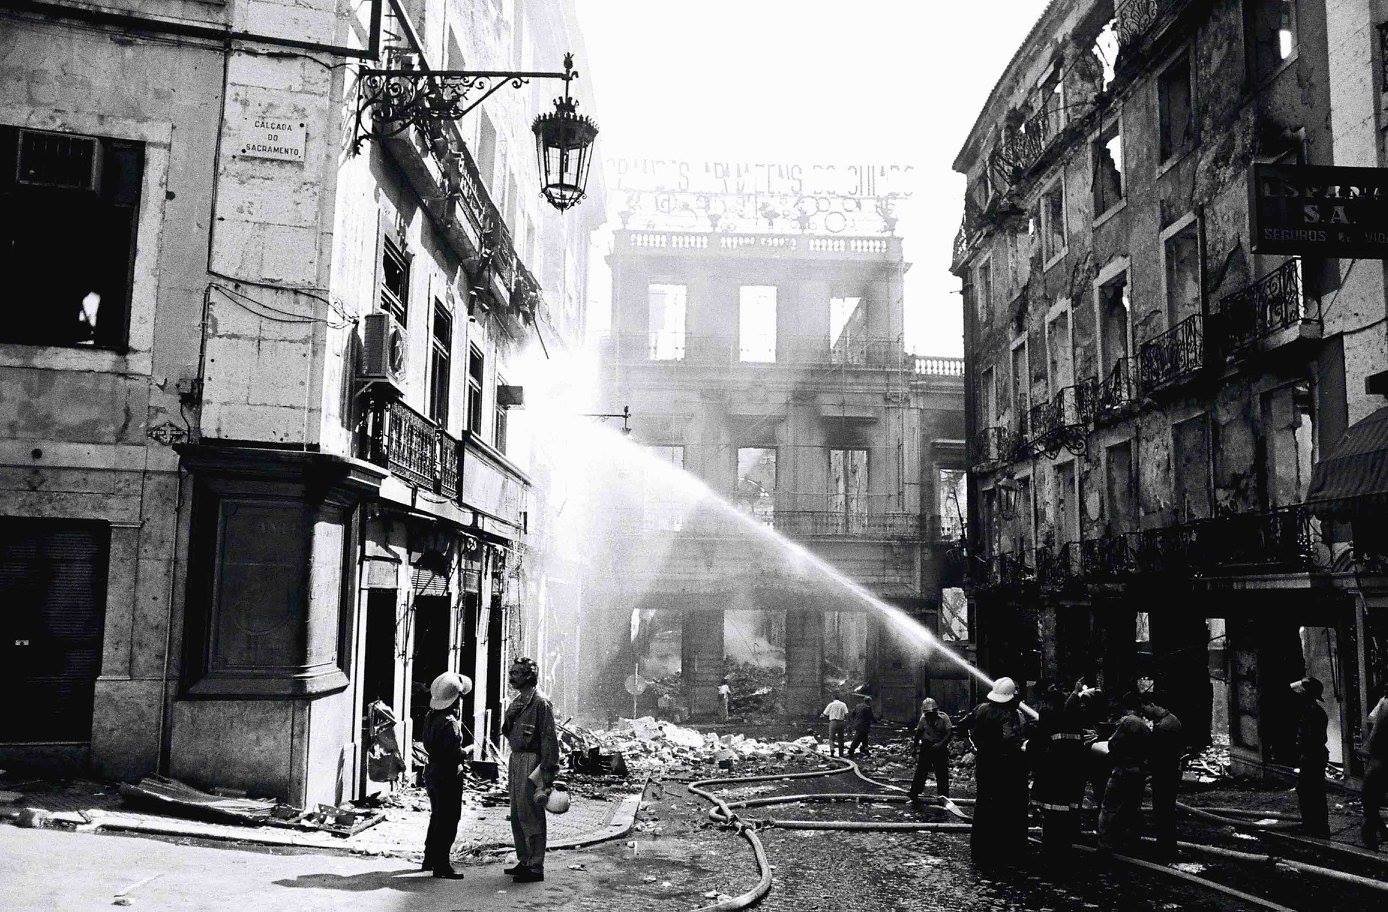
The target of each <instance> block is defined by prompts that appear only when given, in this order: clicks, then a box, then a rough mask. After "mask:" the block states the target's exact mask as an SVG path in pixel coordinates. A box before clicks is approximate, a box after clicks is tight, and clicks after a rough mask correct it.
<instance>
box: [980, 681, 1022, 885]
mask: <svg viewBox="0 0 1388 912" xmlns="http://www.w3.org/2000/svg"><path fill="white" fill-rule="evenodd" d="M1020 704H1021V700H1020V698H1019V697H1018V696H1017V684H1016V682H1014V681H1013V680H1012V679H1011V678H998V679H997V681H995V682H994V683H993V689H992V690H990V691H989V692H988V698H987V700H986V701H985V702H983V703H981V704H979V706H978V707H977V708H976V709H975V710H974V711H973V713H972V715H971V716H970V717H969V739H970V740H971V741H972V742H973V746H974V757H975V765H974V779H975V782H976V785H977V798H976V799H975V803H974V820H973V829H972V830H971V831H970V834H969V847H970V849H971V851H972V854H973V859H974V861H975V863H978V864H987V865H993V864H1006V863H1008V862H1010V861H1016V860H1019V859H1020V857H1021V855H1022V853H1023V852H1024V851H1025V849H1026V841H1027V769H1026V760H1025V756H1024V754H1023V744H1024V742H1025V739H1026V736H1025V730H1026V720H1025V719H1024V718H1023V717H1022V710H1021V705H1020Z"/></svg>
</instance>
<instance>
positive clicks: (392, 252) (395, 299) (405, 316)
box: [376, 232, 432, 331]
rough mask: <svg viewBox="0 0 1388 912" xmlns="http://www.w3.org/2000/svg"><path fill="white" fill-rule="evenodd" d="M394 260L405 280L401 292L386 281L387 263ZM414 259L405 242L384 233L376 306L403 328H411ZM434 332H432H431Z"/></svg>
mask: <svg viewBox="0 0 1388 912" xmlns="http://www.w3.org/2000/svg"><path fill="white" fill-rule="evenodd" d="M390 260H394V261H396V262H397V263H398V268H399V273H400V275H401V277H402V279H403V281H402V282H401V289H400V291H399V292H396V291H394V290H393V289H391V288H390V287H389V283H388V282H387V281H386V264H387V261H390ZM412 260H413V257H412V256H411V255H410V252H409V249H408V248H407V247H406V246H405V244H404V242H403V240H400V239H396V238H392V237H391V236H390V235H389V234H386V233H384V232H383V233H382V236H381V253H380V257H379V262H380V265H381V273H380V276H381V278H380V282H379V283H378V284H379V285H380V288H379V289H378V292H377V295H376V304H377V306H378V307H380V308H381V310H383V311H385V312H386V313H388V314H390V315H391V316H393V317H395V320H396V322H397V323H399V324H400V325H401V326H409V325H410V324H409V318H410V283H411V278H412V275H411V268H410V267H411V266H412ZM431 331H432V330H431Z"/></svg>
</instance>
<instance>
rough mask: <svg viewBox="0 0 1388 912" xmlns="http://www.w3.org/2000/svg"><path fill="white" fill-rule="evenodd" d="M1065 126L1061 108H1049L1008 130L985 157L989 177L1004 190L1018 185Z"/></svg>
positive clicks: (1065, 121) (1064, 117) (1065, 119)
mask: <svg viewBox="0 0 1388 912" xmlns="http://www.w3.org/2000/svg"><path fill="white" fill-rule="evenodd" d="M1068 123H1069V119H1068V117H1067V114H1066V111H1065V109H1064V108H1061V107H1057V106H1054V105H1048V106H1047V107H1045V108H1042V109H1041V110H1040V111H1038V112H1036V113H1035V114H1033V115H1031V116H1030V117H1028V118H1027V119H1026V120H1024V121H1023V122H1022V124H1021V126H1020V127H1016V128H1012V129H1009V130H1007V131H1006V133H1005V136H1004V137H1003V139H1002V141H1000V142H999V143H998V144H997V146H996V147H995V148H994V149H993V151H992V153H991V154H990V155H989V157H988V169H989V174H990V175H991V176H992V177H993V178H994V179H995V180H997V182H998V183H999V184H1000V185H1001V186H1004V187H1015V186H1016V185H1018V184H1020V183H1021V182H1022V181H1023V180H1024V179H1025V178H1026V175H1027V174H1028V172H1030V171H1031V169H1032V168H1033V167H1034V166H1035V165H1036V163H1037V162H1039V161H1040V160H1041V158H1042V157H1043V156H1044V155H1045V154H1046V150H1047V149H1049V148H1050V146H1051V143H1052V142H1053V141H1054V140H1055V138H1056V137H1057V136H1059V135H1060V133H1061V131H1063V130H1064V129H1065V127H1066V126H1067V125H1068Z"/></svg>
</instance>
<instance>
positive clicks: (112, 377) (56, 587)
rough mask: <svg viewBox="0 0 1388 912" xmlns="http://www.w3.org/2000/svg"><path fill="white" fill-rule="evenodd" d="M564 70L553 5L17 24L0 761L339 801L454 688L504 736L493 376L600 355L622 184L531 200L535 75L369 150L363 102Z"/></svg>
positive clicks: (2, 123)
mask: <svg viewBox="0 0 1388 912" xmlns="http://www.w3.org/2000/svg"><path fill="white" fill-rule="evenodd" d="M570 50H571V51H574V52H575V53H577V54H578V55H579V56H580V58H581V56H582V51H583V47H582V41H581V36H580V35H579V34H578V32H577V29H576V26H575V23H574V17H573V11H572V8H571V6H570V5H569V4H567V3H563V2H553V3H525V4H514V3H505V4H499V3H493V2H490V0H478V2H470V0H371V2H367V3H362V4H352V5H341V4H336V3H333V2H314V0H309V2H304V3H294V4H281V3H275V2H270V3H260V2H243V0H228V2H226V3H220V2H219V3H211V4H208V3H171V4H150V3H144V2H138V0H131V2H125V0H116V2H114V3H105V4H101V5H100V7H99V8H98V6H97V5H95V4H89V3H82V2H72V3H60V4H50V5H47V8H46V12H44V13H38V12H25V11H23V10H16V9H8V8H7V9H6V10H4V11H3V12H0V58H3V59H4V60H6V61H7V63H6V64H5V65H4V67H5V79H4V80H3V81H2V84H3V88H0V233H2V234H3V237H0V264H3V267H4V269H5V271H6V272H7V273H8V274H10V275H11V276H13V277H14V278H13V281H14V294H15V295H16V296H17V297H18V298H23V299H24V300H27V301H29V302H30V305H31V307H30V309H31V311H32V313H31V316H32V319H15V320H12V321H10V323H9V324H8V326H7V327H6V328H5V329H3V330H0V389H3V390H4V395H2V396H0V415H3V418H0V466H3V471H0V595H3V598H4V602H5V610H4V612H3V616H0V643H2V644H3V645H2V646H0V658H3V661H2V662H0V665H3V667H4V668H5V672H4V674H5V676H6V677H5V681H6V684H7V691H8V693H9V695H10V697H11V698H12V699H13V700H14V702H15V705H16V707H18V709H17V712H16V715H15V717H14V718H13V719H12V720H11V724H10V725H9V726H7V728H6V731H5V732H4V733H3V734H0V764H3V765H4V766H6V767H7V768H17V767H21V766H24V765H32V766H44V767H49V768H64V769H83V768H85V769H89V770H92V771H93V772H95V773H97V774H99V775H103V776H108V777H112V778H121V779H129V778H138V777H139V776H141V775H144V774H148V773H153V772H156V771H157V772H162V773H165V774H168V775H172V776H175V777H178V778H180V779H183V780H185V781H187V782H190V783H192V784H194V785H198V786H226V787H231V788H240V789H246V790H249V791H250V792H251V793H252V794H260V795H274V796H277V797H280V798H283V799H286V800H289V801H292V802H295V803H298V804H308V805H310V806H311V805H312V804H314V803H318V802H324V803H334V804H335V803H338V802H339V801H342V800H344V799H347V798H351V797H355V796H360V795H361V794H363V793H365V792H369V791H373V790H376V789H379V788H384V787H387V786H388V784H389V783H390V782H392V781H395V780H397V779H398V778H399V775H400V774H401V773H402V772H403V771H405V770H407V769H408V767H409V766H410V765H411V763H412V760H411V756H412V752H411V750H410V745H411V743H412V741H413V739H414V735H415V729H414V725H413V718H414V717H417V716H418V715H419V713H420V712H421V710H422V709H423V708H424V706H425V705H426V704H425V703H423V702H422V701H421V700H420V699H419V695H420V694H421V692H425V691H427V685H428V683H429V681H430V680H431V679H432V678H433V677H434V676H435V675H437V674H438V673H439V672H441V671H444V670H458V671H462V672H464V673H466V674H469V675H471V676H473V677H474V679H475V680H476V684H477V686H476V689H475V690H474V692H473V693H472V694H471V695H470V696H469V698H468V700H467V704H466V711H467V714H468V716H467V718H468V721H469V726H470V727H471V728H473V729H474V730H475V731H476V732H477V733H478V735H479V736H486V737H491V738H493V739H494V738H495V736H496V733H497V731H498V729H499V724H500V719H499V715H500V713H499V709H500V706H501V702H502V699H503V697H504V690H503V689H504V686H505V683H504V673H503V665H504V663H505V662H506V661H507V660H508V657H509V656H510V655H513V654H516V653H519V652H521V651H522V650H524V651H527V652H528V651H529V650H530V649H531V648H532V645H533V638H534V632H535V630H536V627H537V623H538V617H537V614H538V612H539V610H540V608H541V605H540V603H539V602H538V601H537V600H536V598H535V593H536V591H537V590H538V589H540V588H542V587H541V586H540V581H537V580H535V579H533V578H532V577H530V576H527V572H526V571H525V570H524V569H522V561H521V555H522V553H523V551H524V548H525V547H526V542H527V536H528V535H529V534H532V533H539V534H543V532H544V523H543V519H542V518H538V517H537V520H536V521H535V522H531V521H530V510H531V509H532V507H533V503H534V499H535V498H542V497H543V486H544V485H543V477H544V472H543V467H540V466H536V465H534V463H533V462H532V461H531V460H530V457H529V454H528V453H527V452H525V451H524V450H521V449H518V448H517V447H514V446H512V445H511V443H510V441H509V440H508V415H509V410H510V409H512V408H514V407H516V406H518V405H520V404H521V403H522V402H523V398H524V395H523V390H521V389H520V388H519V387H518V386H517V385H516V384H515V381H514V375H513V374H512V373H510V369H511V366H512V365H513V364H515V363H516V360H517V359H518V358H519V357H520V355H521V353H522V352H523V350H524V349H525V348H526V347H527V346H528V345H530V344H532V343H534V342H535V336H536V334H537V333H543V334H544V335H545V337H546V341H547V344H548V345H550V346H551V347H555V346H561V345H563V344H565V340H571V339H575V338H578V337H581V334H582V332H583V322H584V314H583V302H584V300H585V297H584V294H585V292H584V284H585V281H586V272H587V252H588V236H589V233H590V232H591V230H592V229H593V227H594V225H595V223H596V222H598V221H600V220H601V217H602V204H601V188H600V183H601V177H600V176H596V175H595V177H594V181H595V185H594V186H593V187H590V192H591V193H592V195H594V196H596V197H597V198H598V199H597V202H596V203H595V204H593V205H591V206H589V207H587V208H586V209H585V208H582V207H580V208H579V209H576V210H573V211H571V212H569V213H567V214H565V215H561V214H559V213H557V212H555V211H553V210H551V209H549V207H548V205H547V204H545V203H544V202H543V200H542V199H541V198H540V196H539V194H538V193H536V192H534V187H535V181H536V178H535V164H534V160H533V158H532V156H533V154H534V152H533V150H534V148H535V140H534V137H533V136H532V135H531V129H530V128H531V122H532V120H533V119H534V117H535V116H536V114H538V113H540V112H542V111H544V110H546V109H550V107H551V99H552V98H553V95H554V91H553V90H554V83H553V82H551V81H543V80H535V81H534V82H532V83H531V84H528V85H526V86H525V87H524V88H523V89H521V90H515V89H511V88H508V89H507V90H506V91H504V92H499V93H498V94H496V95H495V96H494V97H493V98H491V99H489V100H488V101H487V103H486V104H484V105H482V106H481V107H479V108H478V109H477V110H475V111H473V112H472V113H471V114H470V115H468V116H467V117H466V118H464V119H463V120H461V121H458V122H450V123H447V124H443V125H441V126H438V127H436V128H435V129H434V132H433V134H432V135H426V133H425V132H424V131H423V130H421V129H419V128H416V127H414V126H410V127H409V128H408V129H402V130H401V131H399V132H398V134H397V135H395V136H393V137H383V138H378V139H374V140H371V141H367V142H365V143H364V144H361V145H357V144H355V143H354V142H353V139H354V135H355V134H356V132H357V120H356V118H357V117H358V116H359V114H361V113H362V112H363V111H364V110H365V108H364V106H363V105H362V104H361V103H360V100H359V95H358V89H359V77H360V73H361V70H362V69H363V68H396V69H401V68H406V67H408V68H412V69H414V70H419V69H421V68H422V69H431V68H432V69H438V68H442V67H444V66H448V67H450V68H454V69H464V68H467V69H476V70H511V69H518V70H524V71H534V70H548V71H553V70H556V69H559V68H560V67H561V66H562V61H563V55H564V53H565V52H566V51H570ZM584 91H585V90H584V87H583V84H582V83H580V84H578V85H577V86H576V92H578V93H579V94H580V96H581V97H583V98H584V101H585V102H587V101H589V99H588V97H587V96H586V95H583V92H584ZM370 116H371V112H370V111H369V110H367V111H366V117H367V121H368V123H369V122H370ZM401 126H402V127H404V126H406V125H404V124H402V125H401ZM381 132H385V131H381ZM392 742H393V743H394V744H395V745H396V746H397V747H398V748H399V750H398V751H397V752H395V753H394V754H393V753H392V751H391V750H390V747H391V743H392ZM478 744H479V748H478V749H479V751H485V748H484V747H482V745H484V744H485V738H484V737H479V739H478Z"/></svg>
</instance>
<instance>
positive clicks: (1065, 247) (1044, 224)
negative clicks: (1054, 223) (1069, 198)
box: [1036, 172, 1070, 270]
mask: <svg viewBox="0 0 1388 912" xmlns="http://www.w3.org/2000/svg"><path fill="white" fill-rule="evenodd" d="M1064 177H1065V175H1064V173H1063V172H1062V173H1061V174H1057V175H1056V176H1055V177H1053V178H1051V180H1050V182H1048V183H1047V184H1046V185H1045V187H1043V188H1042V190H1041V192H1040V194H1038V195H1037V197H1036V210H1037V217H1036V228H1037V230H1038V231H1039V232H1040V233H1041V263H1042V267H1041V268H1042V269H1043V270H1049V269H1050V268H1051V267H1052V266H1054V265H1055V264H1056V263H1059V262H1060V261H1061V260H1062V259H1064V258H1065V255H1066V254H1067V253H1069V252H1070V231H1069V224H1068V223H1069V216H1068V213H1067V211H1066V210H1067V207H1066V205H1065V203H1066V200H1065V195H1066V194H1065V180H1064ZM1057 191H1058V192H1059V194H1060V246H1059V247H1058V248H1057V249H1056V250H1053V251H1051V252H1050V255H1049V256H1048V255H1047V252H1046V248H1047V246H1048V241H1049V239H1050V227H1051V216H1050V207H1049V206H1048V205H1047V200H1048V199H1049V198H1050V197H1051V195H1052V194H1053V193H1056V192H1057Z"/></svg>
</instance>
